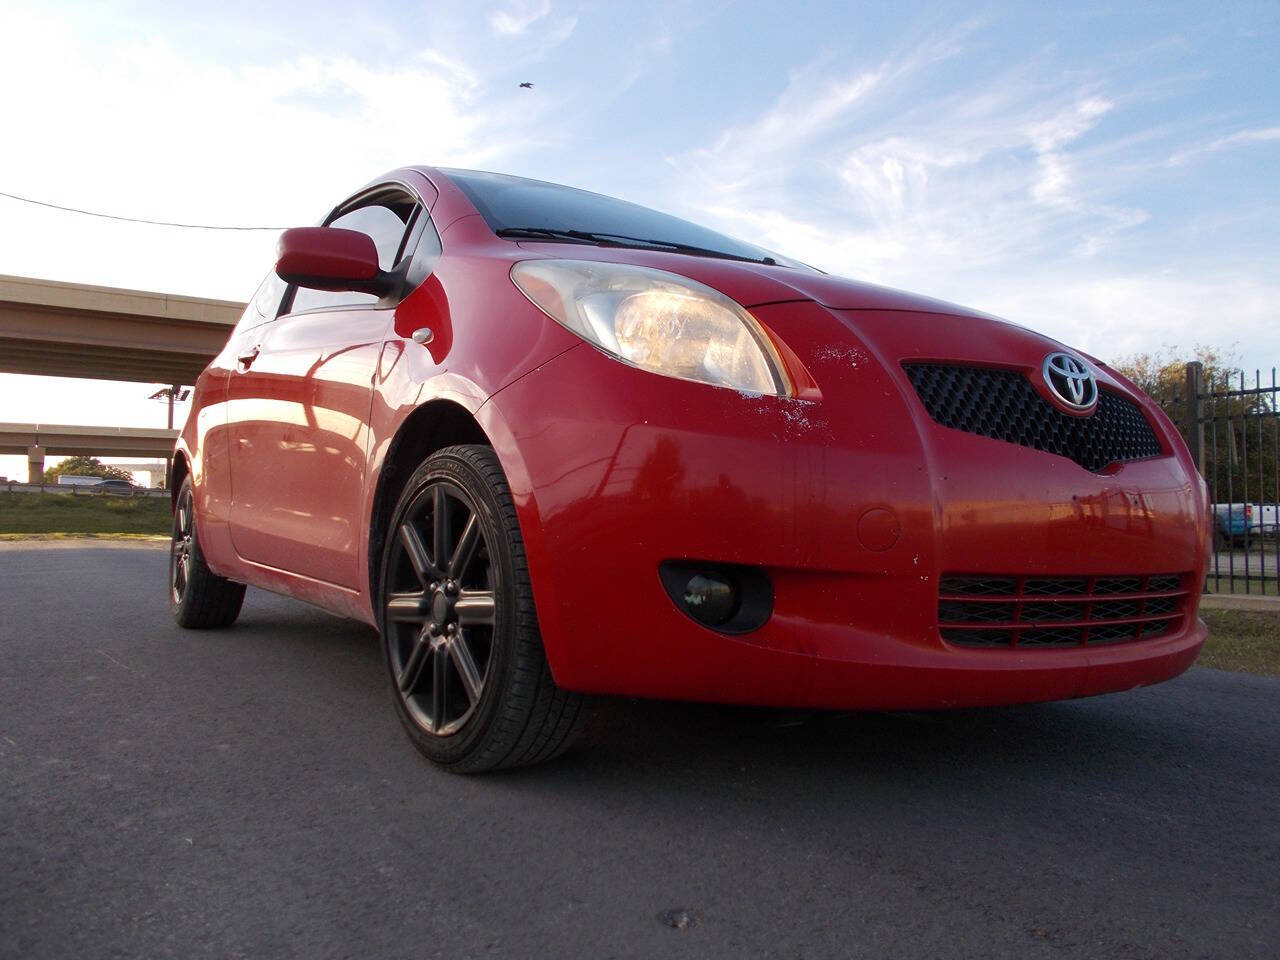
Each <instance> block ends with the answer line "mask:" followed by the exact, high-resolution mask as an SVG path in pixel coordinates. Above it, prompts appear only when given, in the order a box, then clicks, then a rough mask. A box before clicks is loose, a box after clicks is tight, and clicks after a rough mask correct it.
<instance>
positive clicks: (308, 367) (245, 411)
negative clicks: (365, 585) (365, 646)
mask: <svg viewBox="0 0 1280 960" xmlns="http://www.w3.org/2000/svg"><path fill="white" fill-rule="evenodd" d="M421 213H422V211H421V207H420V206H419V204H418V203H417V201H416V199H415V198H413V197H411V196H410V195H409V194H408V193H406V192H404V191H403V190H401V189H390V190H384V191H382V192H379V193H376V194H374V195H373V196H372V197H366V198H363V199H361V200H358V201H356V202H354V203H352V204H348V205H346V206H345V207H344V208H340V210H339V211H338V213H337V215H336V216H333V217H331V218H330V219H329V220H328V222H327V223H326V226H332V227H342V228H345V229H349V230H359V231H360V232H362V233H366V234H368V235H369V236H370V237H372V238H373V240H374V244H375V246H376V247H377V248H378V260H379V266H380V267H381V268H382V269H384V270H391V269H393V268H394V267H395V266H396V264H397V263H398V262H399V261H400V260H401V259H402V258H403V257H404V256H406V251H405V247H406V240H407V239H408V237H410V236H411V235H412V230H411V227H412V225H413V223H414V222H415V220H416V219H417V217H418V216H419V215H420V214H421ZM411 253H412V251H408V254H411ZM393 315H394V310H393V309H392V308H390V307H389V306H384V305H381V304H380V303H379V302H378V301H377V298H375V297H374V296H372V295H371V294H364V293H352V292H341V293H338V292H330V291H320V290H309V289H305V288H301V287H297V288H293V287H291V288H290V289H289V290H288V291H287V292H286V293H285V297H284V301H283V305H282V309H281V313H280V316H279V317H277V318H276V319H275V320H273V321H271V322H269V323H265V324H263V325H262V326H260V327H259V328H257V330H256V336H252V337H248V338H246V339H245V341H244V342H243V343H241V344H238V346H237V357H236V361H237V362H236V365H235V369H234V370H233V371H232V372H231V374H230V385H229V387H228V397H229V403H228V411H229V413H228V433H229V437H230V451H229V457H228V459H229V466H230V476H231V501H232V502H231V512H230V528H231V540H232V543H233V544H234V546H235V549H236V552H237V553H238V554H239V555H240V556H241V557H243V558H244V559H246V560H250V561H252V562H254V563H257V564H262V565H264V566H268V567H273V568H276V569H278V570H284V571H287V572H289V573H294V574H299V575H302V576H305V577H308V578H311V579H314V580H320V581H324V582H326V583H331V584H337V585H339V586H342V587H347V588H350V589H357V588H358V587H359V585H360V577H359V571H358V570H357V562H356V556H357V552H358V549H359V544H360V534H361V526H362V523H363V519H362V505H363V502H364V484H365V472H366V468H367V467H366V465H367V448H368V441H369V430H368V418H369V406H370V402H371V399H372V389H373V377H374V373H375V370H376V368H377V364H378V357H379V353H380V351H381V348H382V343H383V341H384V340H385V338H386V337H387V335H388V333H389V330H390V327H391V324H392V319H393Z"/></svg>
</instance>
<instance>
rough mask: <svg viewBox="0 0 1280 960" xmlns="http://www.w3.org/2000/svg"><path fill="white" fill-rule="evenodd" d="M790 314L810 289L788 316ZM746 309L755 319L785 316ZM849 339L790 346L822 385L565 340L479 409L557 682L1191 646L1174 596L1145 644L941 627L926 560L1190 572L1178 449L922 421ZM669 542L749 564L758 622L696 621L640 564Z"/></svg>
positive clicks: (1187, 508) (911, 693) (1193, 578)
mask: <svg viewBox="0 0 1280 960" xmlns="http://www.w3.org/2000/svg"><path fill="white" fill-rule="evenodd" d="M810 308H811V309H812V310H820V309H821V308H817V307H813V306H812V305H786V312H787V314H788V316H792V317H793V316H794V314H795V312H796V311H797V310H800V309H810ZM755 312H756V313H757V315H758V316H760V317H761V319H762V320H764V321H765V322H766V323H771V322H773V321H775V320H776V321H777V323H776V324H775V329H776V328H777V326H780V325H781V323H782V322H783V320H784V319H785V318H782V317H770V316H769V308H765V309H758V310H756V311H755ZM825 315H826V316H828V317H829V316H830V314H825ZM787 339H788V342H789V343H791V344H792V345H793V346H794V343H795V340H796V339H797V338H796V337H794V336H790V335H788V337H787ZM828 342H830V341H829V340H828ZM798 352H799V351H798ZM856 353H857V351H856V350H855V351H854V355H849V354H845V355H841V354H839V353H836V352H828V354H827V355H826V356H823V355H822V353H821V352H820V351H809V352H808V353H802V354H801V357H802V359H803V361H804V362H805V363H806V365H807V366H808V368H809V369H810V371H811V372H812V374H813V376H814V379H815V381H816V382H817V383H818V385H819V388H820V390H821V395H820V396H819V397H818V398H816V399H813V400H807V401H806V400H795V399H781V398H774V397H750V396H742V395H740V394H737V393H735V392H733V391H729V390H723V389H718V388H713V387H707V386H703V385H699V384H692V383H685V382H683V381H676V380H671V379H668V378H664V377H660V376H657V375H654V374H650V373H646V372H643V371H640V370H635V369H632V368H630V367H627V366H625V365H623V364H621V363H618V362H617V361H614V360H612V359H610V358H607V357H605V356H604V355H603V354H601V353H600V352H599V351H597V350H595V349H593V348H591V347H589V346H586V345H582V346H579V347H576V348H574V349H571V350H570V351H568V352H567V353H565V354H563V355H561V356H560V357H558V358H557V359H556V360H554V361H552V362H551V363H548V364H545V365H544V366H542V367H540V368H539V369H538V370H536V371H534V372H533V373H531V374H529V375H528V376H526V377H524V378H522V379H521V380H519V381H517V382H516V383H514V384H512V385H511V386H509V387H508V388H506V389H505V390H503V391H501V392H500V393H499V394H497V395H496V396H495V397H494V398H492V399H491V400H490V402H489V403H488V404H486V405H485V407H483V408H482V410H481V420H482V424H483V426H484V427H485V429H486V430H487V431H488V432H489V435H490V437H491V438H493V439H494V443H495V449H496V450H497V452H498V454H499V456H500V458H501V459H502V460H503V464H504V467H505V468H506V470H507V475H508V479H509V481H510V482H511V485H512V490H513V494H514V495H515V500H516V504H517V509H518V512H519V515H520V520H521V528H522V530H523V532H524V537H525V541H526V550H527V553H528V558H529V565H530V571H531V576H532V580H533V587H534V595H535V600H536V603H537V607H538V613H539V620H540V623H541V626H542V633H543V641H544V644H545V647H546V650H547V655H548V659H549V661H550V664H551V668H552V671H553V673H554V675H555V678H556V681H557V682H558V683H559V684H560V685H561V686H563V687H565V688H567V689H571V690H577V691H582V692H593V693H609V694H622V695H629V696H642V697H659V698H669V699H685V700H703V701H716V702H732V703H750V704H760V705H776V706H792V707H823V708H842V709H859V708H861V709H908V708H911V709H916V708H933V707H959V706H978V705H987V704H1003V703H1016V702H1029V701H1037V700H1056V699H1064V698H1070V697H1078V696H1088V695H1091V694H1096V693H1103V692H1107V691H1113V690H1121V689H1127V688H1130V687H1136V686H1142V685H1144V684H1150V683H1156V682H1159V681H1161V680H1166V679H1168V678H1170V677H1173V676H1176V675H1177V674H1178V673H1180V672H1182V671H1183V670H1185V669H1186V668H1187V667H1188V666H1189V665H1190V664H1191V662H1192V661H1193V660H1194V659H1195V657H1196V655H1197V653H1198V652H1199V649H1200V647H1201V645H1202V644H1203V642H1204V637H1205V627H1204V625H1203V623H1201V622H1200V621H1199V620H1198V619H1197V618H1196V615H1195V606H1196V597H1195V595H1194V591H1193V592H1192V596H1191V597H1190V598H1189V600H1188V601H1187V603H1186V607H1185V615H1184V617H1183V619H1182V620H1181V621H1180V622H1179V625H1178V626H1177V628H1176V629H1175V630H1172V631H1170V632H1168V633H1166V634H1164V635H1163V636H1161V637H1159V638H1158V639H1153V640H1145V641H1136V642H1133V643H1120V644H1115V645H1110V646H1104V647H1096V648H1094V647H1079V648H1069V649H1061V648H1059V649H1034V650H1032V649H1026V650H1022V649H990V650H988V649H968V648H961V647H957V646H955V645H952V644H949V643H947V642H946V641H944V640H943V639H942V636H941V634H940V632H939V628H938V584H939V580H940V578H941V577H942V576H943V575H944V574H955V573H972V574H1015V575H1016V574H1033V573H1037V574H1046V575H1047V574H1052V575H1057V576H1069V575H1082V576H1098V575H1135V574H1137V575H1155V574H1167V573H1174V572H1176V573H1183V574H1185V575H1186V577H1187V578H1188V580H1187V582H1193V583H1196V584H1198V583H1200V582H1202V580H1203V574H1204V562H1205V551H1204V548H1203V544H1204V536H1205V529H1206V526H1205V520H1204V518H1203V514H1204V504H1203V503H1201V502H1200V500H1201V499H1202V498H1201V496H1200V494H1199V490H1198V486H1197V484H1196V483H1195V482H1194V481H1193V478H1192V477H1191V476H1190V475H1189V473H1188V472H1187V465H1186V464H1185V463H1184V462H1183V460H1182V459H1181V458H1180V457H1178V456H1166V457H1161V458H1159V459H1153V460H1148V461H1142V462H1137V463H1131V464H1127V465H1125V466H1123V467H1121V468H1119V469H1117V470H1114V471H1112V472H1110V473H1109V474H1108V475H1105V476H1103V475H1098V474H1092V473H1089V472H1087V471H1085V470H1083V469H1082V468H1080V467H1078V466H1077V465H1076V464H1074V463H1071V462H1070V461H1067V460H1064V459H1062V458H1058V457H1052V456H1049V455H1046V454H1042V453H1039V452H1037V451H1035V450H1032V449H1027V448H1022V447H1017V446H1014V445H1012V444H1008V443H1002V442H1000V441H995V440H990V439H987V438H983V437H976V436H970V435H964V434H958V433H957V432H956V431H946V430H942V429H941V428H938V427H937V426H936V425H934V424H932V423H931V422H929V421H928V419H927V417H924V416H923V415H922V413H921V412H920V411H919V410H918V409H916V408H915V407H913V405H912V402H911V398H910V397H909V396H908V395H907V393H906V392H905V391H906V390H909V387H906V388H905V389H904V382H903V380H902V379H901V378H899V377H898V376H897V375H896V372H895V371H894V369H893V366H892V365H891V364H886V363H883V362H879V363H878V362H875V361H874V360H873V359H872V357H871V356H870V355H868V354H863V355H862V356H861V359H858V358H857V357H856ZM851 364H852V365H851ZM671 559H691V560H703V561H709V562H719V563H736V564H748V565H752V566H755V567H758V568H761V569H763V570H764V571H765V572H766V573H767V574H768V576H769V578H770V580H771V581H772V584H773V587H774V595H775V600H774V611H773V615H772V617H771V618H770V619H769V620H768V622H767V623H765V625H764V626H763V627H761V628H760V629H758V630H756V631H754V632H752V633H749V634H745V635H740V636H727V635H724V634H721V633H718V632H716V631H714V630H711V629H708V628H706V627H703V626H701V625H699V624H697V623H695V622H693V621H692V620H690V619H689V618H688V617H686V616H685V615H684V614H683V613H681V612H680V611H679V610H678V609H677V608H676V607H675V605H674V604H673V603H672V602H671V600H670V599H669V597H668V596H667V594H666V592H665V591H664V589H663V586H662V584H661V582H660V579H659V575H658V569H659V565H660V564H661V563H662V562H663V561H664V560H671Z"/></svg>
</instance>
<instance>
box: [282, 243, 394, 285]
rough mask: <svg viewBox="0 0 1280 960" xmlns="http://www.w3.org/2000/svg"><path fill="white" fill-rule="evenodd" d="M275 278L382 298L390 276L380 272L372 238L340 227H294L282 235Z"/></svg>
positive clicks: (390, 279)
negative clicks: (370, 294)
mask: <svg viewBox="0 0 1280 960" xmlns="http://www.w3.org/2000/svg"><path fill="white" fill-rule="evenodd" d="M276 275H277V276H279V277H280V279H281V280H284V281H286V282H288V283H296V284H297V285H298V286H300V287H309V288H311V289H313V290H355V291H359V292H360V293H372V294H376V295H378V296H382V295H383V294H384V293H387V292H389V291H390V290H391V288H392V286H393V285H394V280H393V278H392V276H391V274H388V273H385V272H383V271H382V270H380V269H378V248H377V247H376V246H374V243H373V238H372V237H370V236H369V235H368V234H365V233H360V232H359V231H358V230H343V229H342V228H341V227H295V228H293V229H292V230H286V231H285V232H284V233H282V234H280V243H279V244H278V245H277V247H276Z"/></svg>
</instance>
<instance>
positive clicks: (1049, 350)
mask: <svg viewBox="0 0 1280 960" xmlns="http://www.w3.org/2000/svg"><path fill="white" fill-rule="evenodd" d="M172 480H173V484H172V487H173V489H174V490H175V491H176V494H175V500H174V503H175V510H174V525H173V549H172V554H171V562H170V582H169V587H170V598H171V602H172V606H173V612H174V615H175V616H176V617H177V620H178V622H179V623H180V624H182V625H183V626H185V627H225V626H228V625H229V624H231V623H232V621H234V620H235V618H236V615H237V614H238V612H239V609H240V604H241V600H242V598H243V596H244V584H252V585H254V586H258V587H263V588H265V589H267V590H274V591H277V592H280V593H286V594H289V595H291V596H294V597H298V598H299V599H302V600H305V601H308V602H310V603H314V604H316V605H318V606H321V607H324V608H326V609H328V610H331V611H334V612H336V613H339V614H343V615H346V616H350V617H355V618H357V619H360V620H364V621H366V622H368V623H370V624H374V625H376V626H377V627H378V629H379V630H380V631H381V635H382V638H383V643H384V645H385V649H386V660H387V667H388V671H389V676H390V681H391V687H392V690H393V691H394V701H395V705H396V709H397V710H398V712H399V715H400V719H401V720H402V721H403V723H404V726H405V728H406V729H407V730H408V732H409V735H410V737H412V739H413V741H414V743H415V744H417V746H418V747H419V748H420V749H421V750H422V751H423V752H424V753H425V754H426V755H427V756H428V757H430V758H431V759H432V760H434V761H436V762H438V763H440V764H442V765H444V766H446V767H448V768H449V769H452V770H458V771H479V770H488V769H493V768H497V767H503V766H510V765H514V764H523V763H531V762H535V761H538V760H542V759H546V758H548V757H551V756H554V755H555V754H556V753H558V752H559V751H561V750H562V749H564V747H565V746H566V745H567V744H568V743H569V742H570V740H571V738H572V736H573V734H574V732H575V730H576V728H577V726H578V723H579V717H580V710H581V703H582V695H584V694H591V693H608V694H626V695H630V696H640V697H663V698H679V699H688V700H707V701H721V702H732V703H748V704H761V705H776V706H790V707H819V708H846V709H847V708H864V709H886V710H891V709H902V708H911V709H917V708H934V707H962V706H978V705H983V704H1006V703H1017V702H1024V701H1033V700H1054V699H1060V698H1067V697H1080V696H1088V695H1090V694H1096V693H1103V692H1107V691H1113V690H1124V689H1127V688H1130V687H1136V686H1140V685H1143V684H1150V683H1156V682H1158V681H1161V680H1166V679H1168V678H1170V677H1173V676H1175V675H1177V674H1178V673H1180V672H1182V671H1183V670H1184V669H1186V667H1187V666H1188V665H1189V664H1190V663H1191V662H1192V661H1193V660H1194V659H1195V656H1196V654H1197V652H1198V651H1199V649H1200V646H1201V644H1202V643H1203V641H1204V636H1205V627H1204V624H1203V623H1202V622H1201V621H1199V620H1198V619H1197V617H1196V608H1197V597H1198V591H1199V588H1200V585H1201V583H1202V582H1203V577H1204V572H1205V565H1206V562H1207V550H1208V543H1209V537H1208V533H1209V521H1208V508H1207V504H1206V495H1205V490H1204V486H1203V484H1202V483H1201V481H1200V480H1199V477H1198V475H1197V473H1196V470H1195V467H1194V465H1193V464H1192V462H1191V460H1190V458H1189V456H1188V454H1187V450H1186V448H1185V446H1184V445H1183V443H1182V441H1181V439H1180V438H1179V436H1178V434H1177V432H1176V431H1175V429H1174V427H1173V425H1172V424H1171V423H1170V422H1169V420H1168V419H1167V418H1166V417H1165V416H1164V414H1162V413H1161V411H1160V410H1159V408H1157V407H1156V406H1155V405H1154V404H1152V403H1151V402H1150V401H1149V400H1148V399H1147V398H1146V397H1144V396H1143V395H1142V394H1141V393H1140V392H1139V391H1138V390H1137V389H1135V388H1134V386H1133V385H1132V384H1130V383H1128V382H1127V381H1125V380H1124V379H1123V378H1122V377H1120V376H1119V375H1118V374H1117V373H1115V371H1113V370H1110V369H1109V368H1107V367H1106V365H1105V364H1102V363H1100V362H1099V361H1097V360H1094V359H1092V358H1088V357H1084V356H1083V355H1081V354H1079V353H1078V352H1074V351H1071V350H1069V349H1067V348H1065V347H1063V346H1062V345H1061V344H1058V343H1055V342H1053V341H1052V340H1048V339H1046V338H1045V337H1042V336H1040V335H1039V334H1036V333H1032V332H1030V331H1028V330H1025V329H1022V328H1020V327H1017V326H1013V325H1011V324H1008V323H1004V322H1002V321H1000V320H997V319H994V318H992V317H989V316H984V315H982V314H978V313H974V312H971V311H968V310H964V309H961V308H959V307H955V306H952V305H950V304H946V303H940V302H938V301H935V300H927V299H924V298H921V297H916V296H912V295H910V294H905V293H898V292H895V291H891V290H885V289H881V288H878V287H873V286H868V285H866V284H862V283H857V282H855V281H852V280H843V279H839V278H836V277H830V276H826V275H824V274H822V273H819V272H818V271H815V270H812V269H810V268H808V267H805V266H803V265H802V264H798V263H794V262H791V261H789V260H787V259H785V258H783V257H780V256H776V255H774V254H770V253H768V252H766V251H764V250H761V249H759V248H757V247H754V246H751V245H748V244H745V243H742V242H740V241H737V240H732V239H730V238H728V237H725V236H722V235H720V234H717V233H715V232H713V231H711V230H707V229H704V228H702V227H699V226H695V225H693V224H691V223H687V222H684V221H681V220H677V219H675V218H673V217H669V216H666V215H664V214H660V213H656V212H654V211H651V210H647V209H644V208H642V207H638V206H635V205H633V204H629V203H624V202H622V201H619V200H613V199H610V198H608V197H603V196H599V195H597V194H592V193H587V192H584V191H580V190H573V189H570V188H568V187H562V186H556V185H553V184H549V183H541V182H537V181H532V180H524V179H519V178H516V177H508V176H499V175H495V174H488V173H475V172H470V171H463V170H440V169H431V168H425V167H423V168H409V169H403V170H397V171H395V172H394V173H391V174H388V175H387V176H385V177H383V178H381V179H379V180H377V181H375V182H374V183H373V184H372V185H371V186H369V187H367V188H366V189H364V190H361V191H360V192H359V193H357V194H356V195H355V196H353V197H351V198H350V199H348V200H345V201H344V202H342V203H341V204H339V205H338V206H337V207H336V208H335V209H334V210H333V212H332V213H331V214H330V215H329V216H328V217H327V218H326V219H325V221H324V226H322V227H315V228H303V229H297V230H289V231H286V232H285V233H284V235H283V236H282V238H281V241H280V248H279V259H278V260H277V262H276V265H275V269H274V270H273V271H272V272H271V273H270V274H269V275H268V277H267V279H266V280H264V281H263V283H262V286H261V287H260V288H259V289H258V292H257V294H256V295H255V296H254V298H253V301H252V302H251V303H250V304H249V306H248V308H247V309H246V310H245V313H244V316H243V317H242V318H241V320H240V322H239V323H238V324H237V325H236V328H235V330H234V332H233V333H232V335H231V338H230V340H229V341H228V343H227V345H226V347H225V349H223V351H222V353H220V354H219V355H218V356H217V357H216V358H215V359H214V360H213V362H212V363H211V364H210V365H209V368H208V369H207V370H206V371H205V372H204V373H203V374H202V375H201V377H200V380H199V383H198V384H197V385H196V393H195V399H194V403H193V405H192V411H191V415H190V417H189V419H188V421H187V424H186V427H185V428H184V430H183V431H182V435H181V437H180V439H179V440H178V444H177V450H176V459H175V464H174V474H173V478H172Z"/></svg>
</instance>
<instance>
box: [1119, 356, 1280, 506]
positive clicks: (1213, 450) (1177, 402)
mask: <svg viewBox="0 0 1280 960" xmlns="http://www.w3.org/2000/svg"><path fill="white" fill-rule="evenodd" d="M1192 360H1198V361H1200V363H1201V365H1202V366H1203V367H1204V377H1203V383H1202V387H1201V391H1200V392H1201V395H1202V396H1203V397H1204V398H1203V399H1202V400H1201V404H1202V415H1201V416H1202V422H1203V423H1204V460H1205V463H1204V478H1205V482H1206V483H1208V485H1209V496H1210V499H1211V500H1212V501H1213V502H1214V503H1227V502H1228V501H1230V502H1234V503H1241V502H1244V501H1246V500H1247V501H1248V502H1251V503H1275V502H1276V491H1277V487H1278V486H1280V476H1278V475H1277V472H1276V471H1277V449H1276V448H1277V434H1278V433H1280V429H1278V424H1277V422H1276V416H1277V413H1276V407H1275V398H1274V397H1273V396H1272V395H1271V394H1270V393H1237V395H1235V396H1232V395H1231V392H1232V391H1241V390H1242V389H1243V390H1248V389H1250V388H1252V387H1253V386H1254V383H1253V378H1252V377H1245V376H1244V374H1243V372H1242V371H1241V369H1240V365H1239V358H1238V357H1237V356H1236V355H1235V354H1234V353H1233V352H1219V351H1216V350H1213V349H1212V348H1210V347H1205V346H1197V347H1196V348H1195V349H1193V350H1190V351H1182V350H1179V349H1177V348H1171V347H1165V348H1163V349H1162V350H1160V351H1157V352H1156V353H1139V354H1134V355H1133V356H1129V357H1125V358H1123V359H1121V360H1119V361H1117V362H1116V363H1113V364H1111V366H1112V367H1113V368H1114V369H1116V370H1118V371H1119V372H1120V373H1122V374H1124V375H1125V376H1126V377H1128V378H1129V379H1130V380H1132V381H1133V382H1134V383H1135V384H1137V385H1138V386H1139V387H1141V388H1142V390H1144V391H1145V392H1146V393H1147V395H1148V396H1150V397H1151V398H1152V399H1153V400H1155V401H1156V403H1158V404H1159V405H1160V408H1161V409H1162V410H1164V412H1165V413H1167V414H1168V415H1169V419H1171V420H1172V421H1173V422H1174V423H1176V424H1177V425H1178V429H1179V430H1180V431H1182V435H1183V437H1188V436H1190V430H1191V429H1192V427H1193V426H1194V425H1193V424H1190V423H1189V422H1188V420H1189V418H1188V411H1187V393H1186V390H1187V387H1186V384H1187V364H1188V363H1190V362H1191V361H1192ZM1205 395H1207V396H1205Z"/></svg>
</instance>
